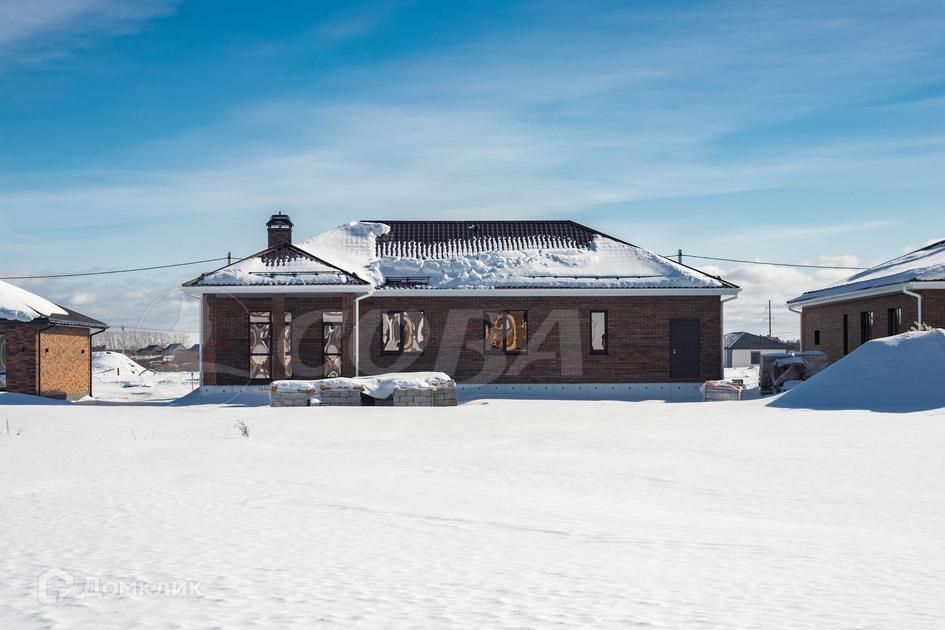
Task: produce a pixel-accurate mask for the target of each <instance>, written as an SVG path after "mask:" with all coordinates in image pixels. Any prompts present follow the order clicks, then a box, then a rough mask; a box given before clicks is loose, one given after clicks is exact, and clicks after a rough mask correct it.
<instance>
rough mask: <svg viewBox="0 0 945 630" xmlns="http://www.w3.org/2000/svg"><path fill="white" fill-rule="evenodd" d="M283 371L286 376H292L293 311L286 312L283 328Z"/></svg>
mask: <svg viewBox="0 0 945 630" xmlns="http://www.w3.org/2000/svg"><path fill="white" fill-rule="evenodd" d="M282 371H283V373H284V374H285V377H286V378H292V313H286V314H285V327H284V328H283V329H282Z"/></svg>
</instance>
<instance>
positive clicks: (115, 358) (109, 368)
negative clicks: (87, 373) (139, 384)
mask: <svg viewBox="0 0 945 630" xmlns="http://www.w3.org/2000/svg"><path fill="white" fill-rule="evenodd" d="M119 370H121V373H120V374H119V372H118V371H119ZM144 371H145V368H144V367H143V366H141V365H139V364H138V363H136V362H135V361H133V360H131V359H129V358H128V357H127V356H126V355H124V354H122V353H121V352H110V351H108V350H106V351H105V352H93V353H92V373H93V374H95V375H96V376H98V375H102V374H111V375H115V376H119V375H120V376H127V375H131V376H134V375H138V374H141V373H142V372H144Z"/></svg>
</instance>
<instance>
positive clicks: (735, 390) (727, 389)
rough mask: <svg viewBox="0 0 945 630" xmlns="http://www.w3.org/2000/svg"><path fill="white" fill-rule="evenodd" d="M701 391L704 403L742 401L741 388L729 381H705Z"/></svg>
mask: <svg viewBox="0 0 945 630" xmlns="http://www.w3.org/2000/svg"><path fill="white" fill-rule="evenodd" d="M701 389H702V400H703V401H704V402H714V401H719V400H741V399H742V389H743V388H742V387H741V386H739V385H737V384H735V383H733V382H731V381H706V382H705V383H704V384H703V385H702V388H701Z"/></svg>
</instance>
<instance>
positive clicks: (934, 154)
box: [0, 0, 945, 336]
mask: <svg viewBox="0 0 945 630" xmlns="http://www.w3.org/2000/svg"><path fill="white" fill-rule="evenodd" d="M223 7H224V5H223V4H220V3H210V2H173V1H171V0H160V1H154V0H140V1H139V2H135V3H125V2H119V1H117V0H58V1H51V0H38V1H35V2H31V3H21V2H12V1H7V0H0V94H3V95H4V96H3V98H2V99H0V220H2V225H3V228H4V232H5V233H6V236H7V238H6V239H5V240H6V242H5V246H4V254H3V256H2V257H0V275H4V276H7V275H14V274H31V273H44V272H57V271H84V270H93V269H109V268H116V267H125V266H145V265H152V264H161V263H166V262H177V261H182V260H192V259H200V258H208V257H213V256H219V255H225V254H226V252H227V251H232V252H234V253H237V254H243V253H250V252H252V251H256V250H258V249H260V248H261V246H262V245H263V244H264V231H263V230H264V228H263V223H264V222H265V219H266V218H267V217H268V214H269V213H270V212H272V211H273V210H282V211H286V212H289V213H290V214H291V215H292V217H293V219H294V221H295V223H296V230H297V234H299V235H300V236H305V235H310V234H314V233H316V232H318V231H320V230H321V229H324V228H326V227H329V226H331V225H334V224H337V223H339V222H342V221H347V220H353V219H357V218H365V217H370V218H384V217H391V218H393V217H403V218H420V219H422V218H438V217H445V218H467V217H481V218H540V217H555V218H574V219H576V220H579V221H582V222H585V223H588V224H590V225H592V226H595V227H598V228H600V229H602V230H604V231H607V232H611V233H613V234H615V235H617V236H620V237H622V238H624V239H627V240H629V241H631V242H634V243H637V244H639V245H642V246H645V247H647V248H649V249H652V250H654V251H657V252H659V253H668V252H674V251H676V249H678V248H682V249H683V250H685V251H687V252H691V253H698V254H707V255H713V256H729V257H735V258H748V259H762V260H772V259H773V260H783V261H791V262H802V263H839V264H847V265H851V264H866V265H869V264H873V263H876V262H879V261H881V260H885V259H888V258H891V257H893V256H896V255H898V254H900V253H902V252H903V251H906V250H909V249H913V248H915V247H918V246H921V245H923V244H925V243H926V242H927V241H929V240H931V239H936V238H943V237H945V225H943V216H945V213H943V212H942V210H943V201H942V200H943V199H945V194H943V193H945V177H943V175H942V174H943V173H945V152H943V149H945V36H943V35H945V4H943V3H941V2H925V1H910V0H906V1H902V2H895V3H891V2H869V1H865V2H863V1H859V2H847V1H845V0H840V1H837V2H829V3H823V2H747V1H746V2H676V1H668V2H595V1H589V2H580V3H574V2H468V3H467V2H409V1H404V2H394V1H392V2H372V3H356V2H345V3H340V2H280V3H278V4H272V3H249V2H236V1H234V2H230V3H226V5H225V7H226V8H225V9H224V8H223ZM690 262H693V263H695V261H690ZM700 266H703V267H707V268H709V270H710V271H713V272H722V273H724V274H725V276H726V277H727V278H729V279H731V280H732V281H734V282H736V283H738V284H741V285H742V286H744V287H745V291H744V295H743V297H742V298H741V299H739V300H738V301H736V302H734V303H733V304H732V305H731V308H729V309H727V312H728V322H727V326H726V328H727V329H729V330H732V329H736V328H737V329H748V330H755V331H759V330H761V328H762V320H763V318H762V309H763V304H764V303H765V302H766V300H767V299H769V298H770V299H773V300H774V301H775V303H776V304H780V303H782V302H783V301H784V299H786V298H788V297H791V296H792V295H793V294H794V293H796V292H798V291H801V290H805V289H808V288H813V287H817V286H821V285H823V284H825V283H827V282H831V281H834V280H836V279H839V278H840V277H843V276H844V275H845V274H844V273H842V272H840V273H837V272H818V273H812V272H810V273H809V272H802V271H799V270H793V269H777V268H765V267H756V266H747V265H732V264H726V265H723V264H704V265H703V264H700ZM199 271H201V268H189V269H184V270H176V271H171V272H162V273H155V274H139V275H135V276H121V277H108V278H104V279H81V280H71V281H44V282H38V281H34V282H29V283H23V284H24V286H27V287H28V288H31V289H33V290H36V291H38V292H41V293H44V294H45V295H47V296H49V297H51V298H53V299H57V300H59V301H62V302H65V303H67V304H69V305H72V306H75V307H76V308H79V309H80V310H84V311H86V312H88V313H89V314H91V315H95V316H99V317H101V318H104V319H106V320H107V321H110V322H111V323H116V324H127V325H142V326H151V327H180V328H184V329H190V328H194V327H195V320H194V317H193V316H194V311H193V308H192V305H189V304H188V303H187V301H184V300H182V299H181V298H180V296H179V294H178V293H177V292H176V291H175V287H176V286H177V285H179V284H180V282H181V281H183V280H186V279H188V278H189V277H192V276H194V275H196V274H197V273H198V272H199ZM775 329H776V332H779V333H782V334H784V335H788V336H796V334H797V332H796V331H797V321H796V318H795V317H794V316H793V315H791V314H789V313H787V312H786V311H784V310H783V309H779V310H778V313H777V317H776V322H775Z"/></svg>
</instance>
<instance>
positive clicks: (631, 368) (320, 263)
mask: <svg viewBox="0 0 945 630" xmlns="http://www.w3.org/2000/svg"><path fill="white" fill-rule="evenodd" d="M267 226H268V228H269V247H268V248H267V249H265V250H263V251H261V252H259V253H257V254H254V255H253V256H250V257H248V258H245V259H243V260H240V261H237V262H235V263H233V264H231V265H228V266H226V267H223V268H221V269H218V270H216V271H214V272H211V273H206V274H203V275H201V276H200V277H199V278H196V279H194V280H192V281H190V282H188V283H186V284H185V285H184V287H185V289H186V290H187V291H188V292H189V293H192V294H199V295H201V296H202V316H201V322H202V324H201V329H202V334H201V337H202V340H201V368H202V374H203V384H204V386H239V385H244V384H249V383H265V382H269V381H270V380H276V379H285V378H296V379H313V378H322V377H326V376H335V375H343V376H353V375H356V374H360V375H370V374H379V373H385V372H404V371H443V372H447V373H448V374H450V375H451V376H453V377H454V378H455V379H456V381H457V382H458V383H460V384H465V385H473V384H478V385H479V386H481V385H484V384H490V385H512V384H519V385H520V384H535V385H537V384H543V385H547V384H562V385H567V384H589V383H593V384H605V383H638V384H639V383H645V384H666V383H685V384H691V383H701V382H703V381H705V380H708V379H715V378H719V377H720V376H721V366H722V303H723V302H724V301H726V300H727V299H732V298H734V297H735V296H736V295H737V293H738V291H739V289H738V287H736V286H735V285H732V284H730V283H728V282H725V281H724V280H722V279H720V278H717V277H713V276H710V275H708V274H705V273H703V272H701V271H698V270H696V269H692V268H690V267H687V266H685V265H681V264H678V263H676V262H674V261H671V260H668V259H666V258H663V257H661V256H657V255H655V254H652V253H650V252H648V251H646V250H643V249H641V248H639V247H636V246H634V245H631V244H629V243H625V242H623V241H621V240H619V239H616V238H613V237H610V236H607V235H606V234H603V233H601V232H598V231H596V230H593V229H591V228H588V227H585V226H583V225H580V224H578V223H574V222H572V221H383V222H381V221H362V222H354V223H350V224H347V225H343V226H340V227H338V228H335V229H333V230H329V231H328V232H325V233H323V234H320V235H318V236H316V237H314V238H311V239H308V240H305V241H301V242H297V243H295V244H293V243H292V222H291V221H290V220H289V218H288V217H287V216H285V215H274V216H273V217H272V218H271V219H270V220H269V222H268V223H267Z"/></svg>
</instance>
